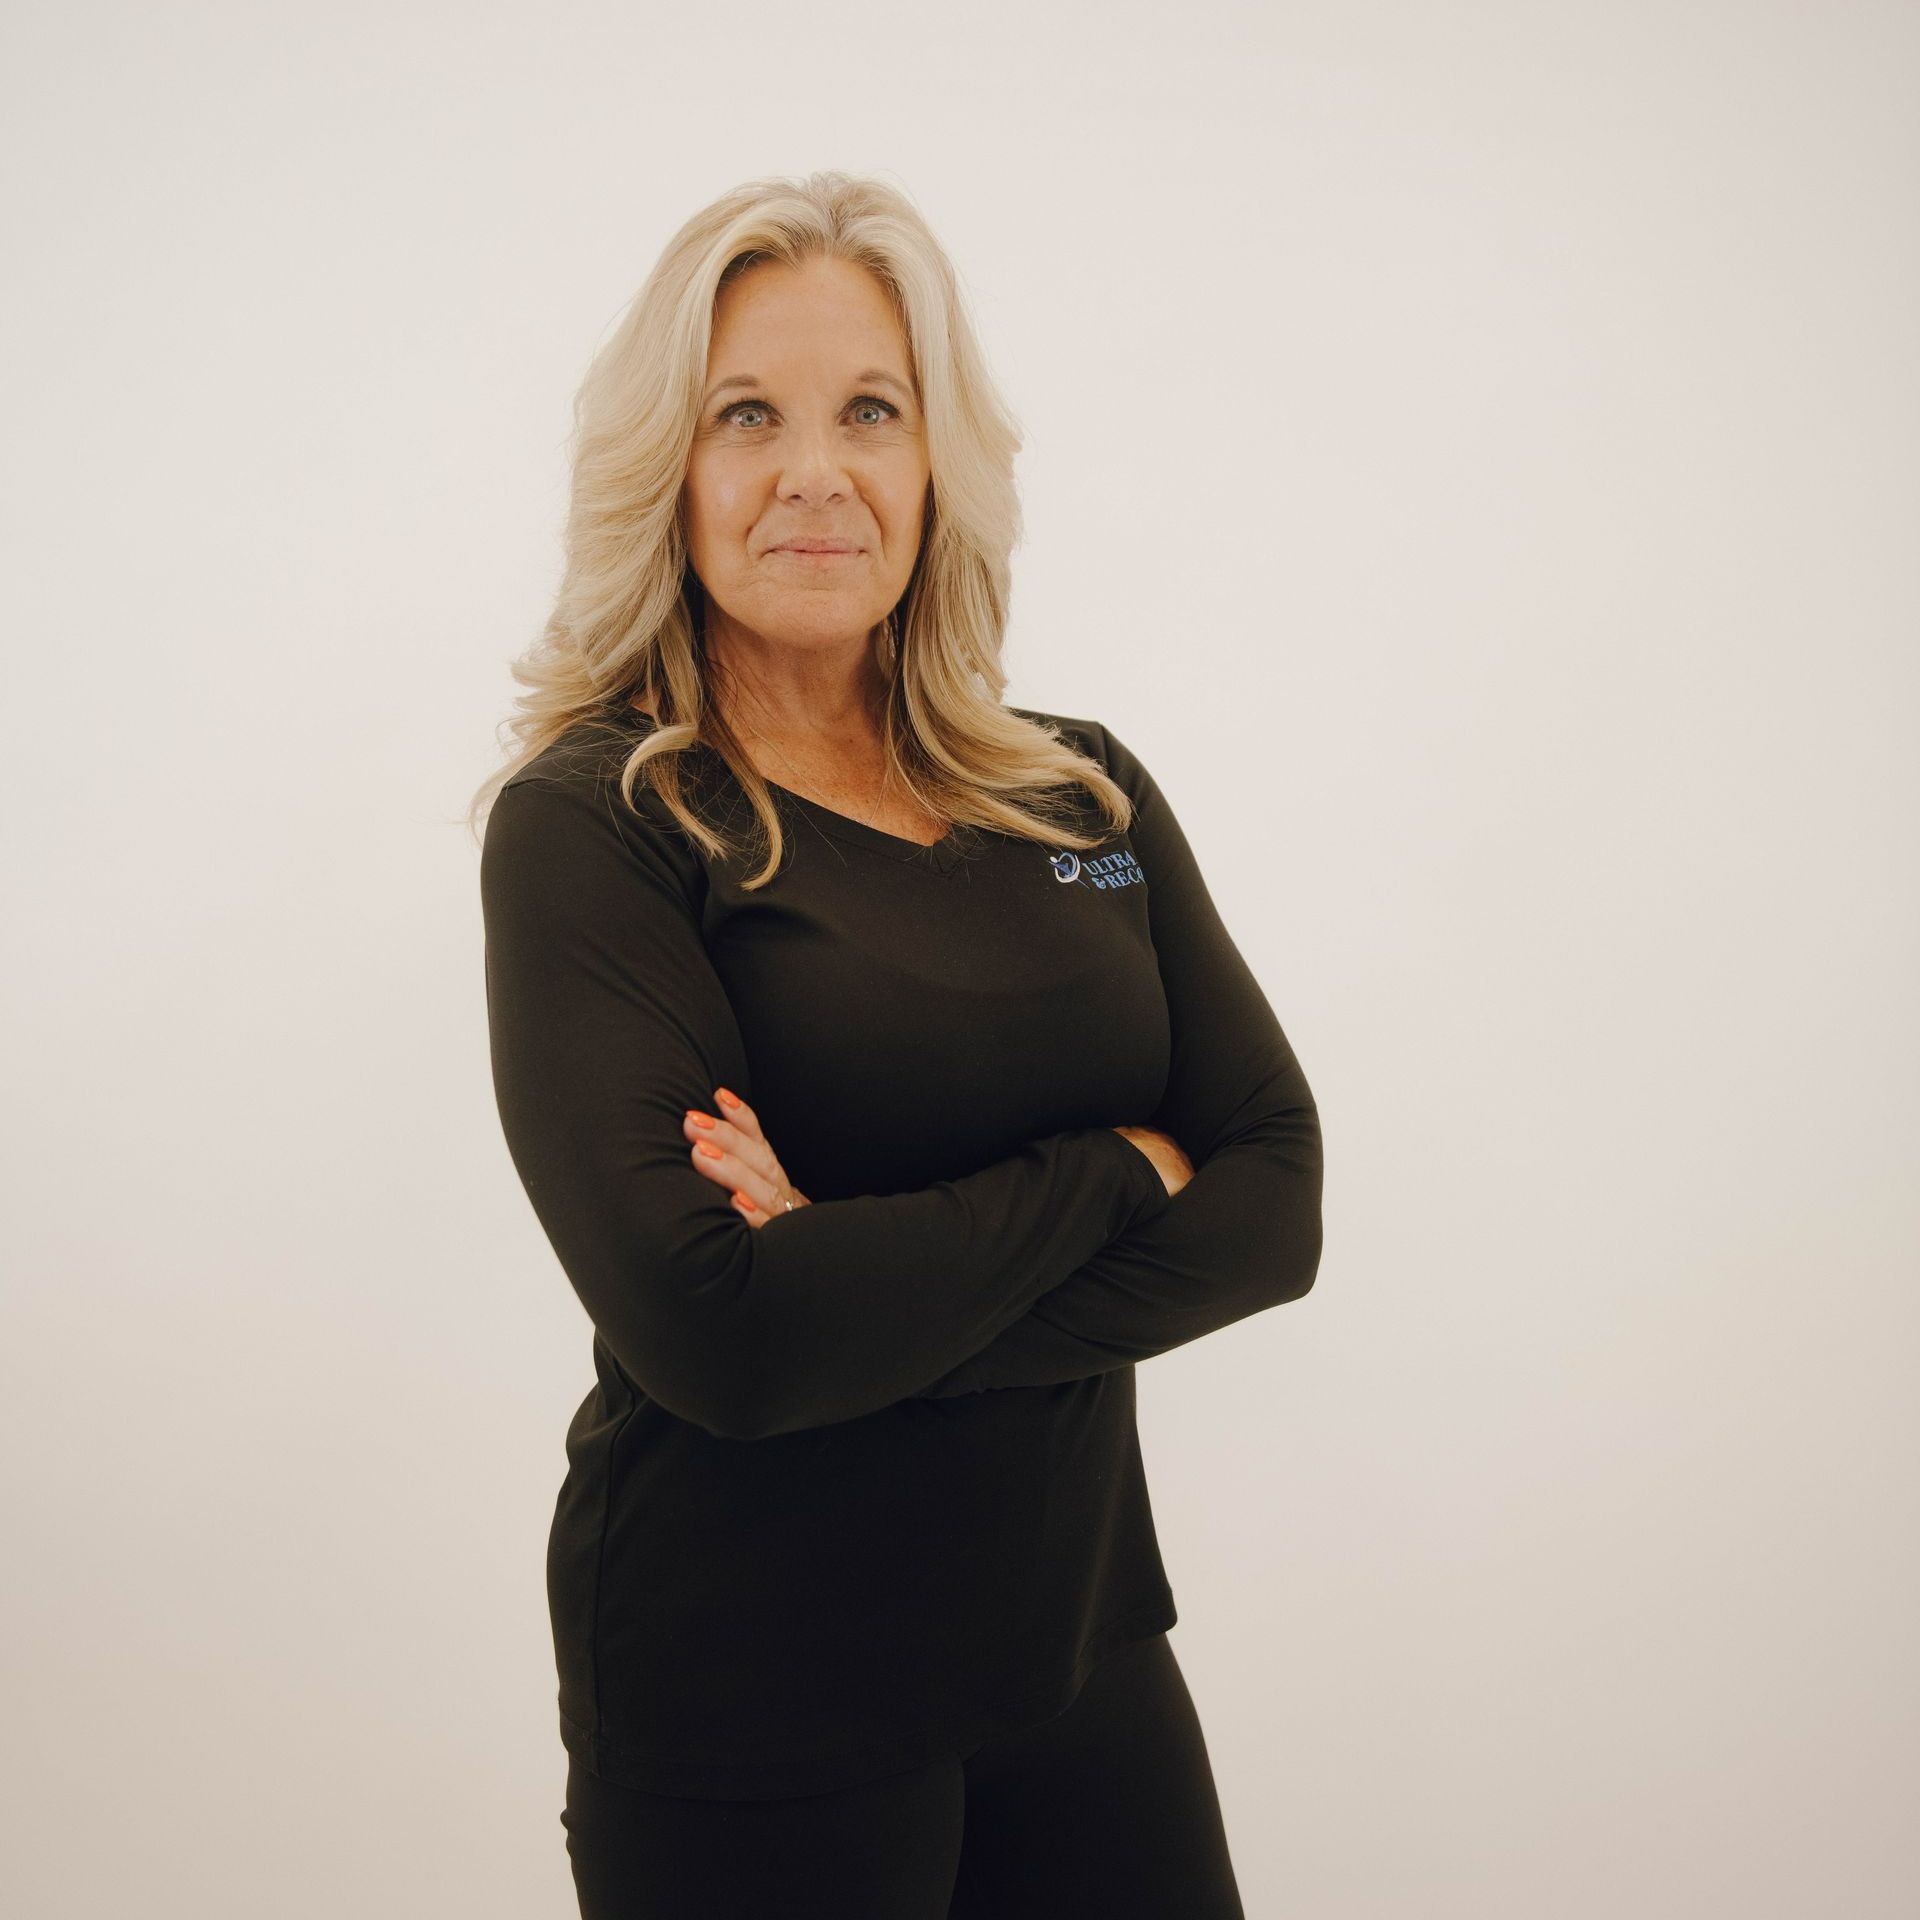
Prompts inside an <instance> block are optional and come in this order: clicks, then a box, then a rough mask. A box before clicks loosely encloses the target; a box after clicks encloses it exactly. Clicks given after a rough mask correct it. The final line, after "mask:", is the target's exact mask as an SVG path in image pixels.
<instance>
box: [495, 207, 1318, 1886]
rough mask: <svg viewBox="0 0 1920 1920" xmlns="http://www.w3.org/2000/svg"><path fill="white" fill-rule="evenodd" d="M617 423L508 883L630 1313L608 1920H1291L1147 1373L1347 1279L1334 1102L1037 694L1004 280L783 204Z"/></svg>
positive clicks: (651, 368)
mask: <svg viewBox="0 0 1920 1920" xmlns="http://www.w3.org/2000/svg"><path fill="white" fill-rule="evenodd" d="M577 420H578V434H577V444H576V461H575V479H574V492H573V507H572V516H571V522H570V526H569V543H568V544H569V567H568V572H567V577H566V580H565V583H564V586H563V590H562V593H561V596H560V601H559V606H558V609H557V611H556V613H555V614H554V616H553V619H552V621H551V622H550V624H549V627H548V630H547V633H546V635H545V636H544V639H543V641H542V643H541V645H540V646H539V647H538V648H537V649H535V651H534V652H533V654H532V655H531V656H530V658H529V659H528V660H526V661H523V662H521V663H520V664H519V665H518V666H516V669H515V671H516V675H517V676H518V677H519V678H520V680H521V681H522V682H523V684H525V685H527V686H528V687H529V688H530V689H531V691H530V692H529V693H527V694H526V695H523V696H522V698H521V701H520V706H521V709H522V711H521V713H520V715H519V717H518V718H517V721H516V723H515V727H516V733H517V737H518V744H519V752H518V755H517V757H516V758H515V759H514V760H513V761H512V763H511V764H510V765H509V766H508V767H506V768H504V769H502V770H501V772H500V773H498V774H496V776H495V777H494V780H493V781H492V782H490V783H489V788H490V789H491V790H492V791H493V792H495V793H496V794H497V797H496V798H495V799H494V801H493V805H492V809H491V813H490V816H489V818H488V822H487V832H486V842H485V848H484V852H483V856H482V861H481V890H482V898H483V905H484V910H485V922H486V965H487V992H488V1014H489V1023H490V1030H491V1046H492V1065H493V1073H494V1084H495V1088H496V1092H497V1095H498V1101H499V1109H500V1116H501V1121H502V1124H503V1127H504V1130H505V1134H506V1139H507V1143H508V1146H509V1149H510V1151H511V1154H512V1157H513V1160H514V1164H515V1166H516V1169H517V1171H518V1173H519V1175H520V1178H521V1180H522V1181H523V1183H524V1185H525V1188H526V1191H527V1194H528V1196H529V1198H530V1200H531V1202H532V1205H533V1207H534V1209H535V1212H536V1214H537V1216H538V1218H539V1220H540V1222H541V1225H542V1226H543V1228H544V1229H545V1231H546V1233H547V1235H548V1237H549V1239H550V1241H551V1242H552V1245H553V1248H554V1251H555V1253H556V1255H557V1256H558V1258H559V1261H560V1264H561V1266H562V1267H563V1269H564V1270H565V1272H566V1275H567V1277H568V1279H569V1280H570V1282H571V1283H572V1285H573V1287H574V1288H575V1290H576V1291H577V1293H578V1295H579V1298H580V1300H581V1301H582V1303H583V1304H584V1306H585V1307H586V1310H587V1312H588V1314H589V1316H590V1317H591V1320H592V1323H593V1328H594V1340H593V1352H594V1360H595V1368H596V1375H597V1379H596V1384H595V1386H594V1388H593V1390H592V1392H591V1393H589V1394H588V1396H587V1398H586V1399H585V1401H584V1402H583V1403H582V1404H581V1406H580V1409H579V1411H578V1413H577V1414H576V1415H575V1417H574V1420H573V1424H572V1426H571V1428H570V1430H569V1433H568V1437H567V1453H568V1470H567V1475H566V1480H565V1484H564V1485H563V1487H562V1488H561V1491H560V1495H559V1499H558V1503H557V1506H556V1509H555V1514H554V1520H553V1528H552V1534H551V1538H550V1544H549V1559H548V1580H549V1594H550V1600H551V1605H552V1613H553V1626H554V1641H555V1650H556V1655H557V1659H558V1667H559V1681H560V1688H559V1708H560V1724H561V1734H562V1738H563V1741H564V1743H565V1747H566V1750H567V1753H568V1756H569V1765H568V1775H567V1788H566V1803H565V1810H564V1812H563V1813H562V1815H561V1818H562V1821H563V1824H564V1827H565V1830H566V1835H567V1846H568V1852H569V1856H570V1860H571V1865H572V1870H573V1875H574V1880H575V1884H576V1887H577V1890H578V1894H579V1900H580V1908H581V1912H582V1914H583V1915H585V1916H587V1920H613V1917H614V1916H622V1917H625V1920H633V1917H636V1916H640V1915H647V1916H653V1917H655V1920H670V1917H671V1916H678V1915H686V1916H699V1917H700V1920H728V1917H729V1916H733V1915H753V1916H755V1920H760V1917H761V1916H767V1915H774V1914H778V1915H780V1916H782V1920H804V1917H805V1916H811V1915H823V1916H824V1915H832V1916H834V1920H863V1917H865V1916H873V1920H881V1917H882V1916H884V1920H913V1917H915V1916H920V1915H927V1916H935V1915H946V1914H955V1915H985V1914H992V1915H995V1916H997V1917H998V1920H1013V1917H1014V1916H1021V1915H1030V1914H1031V1915H1042V1914H1044V1915H1047V1916H1049V1920H1061V1916H1067V1915H1075V1914H1098V1915H1100V1916H1102V1917H1103V1920H1124V1917H1125V1916H1131V1915H1142V1916H1144V1915H1156V1916H1157V1915H1167V1916H1172V1915H1179V1916H1181V1920H1216V1917H1222V1916H1229V1915H1239V1914H1240V1913H1241V1912H1242V1908H1241V1903H1240V1899H1239V1895H1238V1893H1237V1891H1236V1888H1235V1881H1234V1874H1233V1869H1232V1866H1231V1863H1230V1861H1229V1858H1228V1852H1227V1846H1226V1840H1225V1836H1224V1833H1223V1830H1222V1822H1221V1817H1220V1811H1219V1806H1218V1802H1217V1800H1216V1798H1215V1793H1214V1783H1213V1780H1212V1776H1211V1773H1210V1770H1209V1764H1208V1758H1207V1753H1206V1747H1205V1742H1204V1739H1203V1737H1202V1734H1201V1730H1200V1727H1199V1723H1198V1721H1197V1718H1196V1716H1195V1713H1194V1708H1193V1703H1192V1701H1191V1699H1190V1698H1189V1696H1188V1694H1187V1691H1186V1687H1185V1684H1184V1682H1183V1680H1182V1678H1181V1675H1180V1670H1179V1668H1178V1665H1177V1664H1176V1662H1175V1660H1174V1657H1173V1652H1172V1649H1171V1646H1170V1644H1169V1642H1168V1640H1167V1637H1166V1636H1167V1629H1168V1628H1169V1627H1171V1626H1172V1625H1173V1624H1174V1623H1175V1619H1176V1614H1175V1609H1174V1602H1173V1596H1172V1593H1171V1591H1170V1590H1169V1587H1168V1583H1167V1579H1166V1575H1165V1570H1164V1568H1163V1566H1162V1564H1161V1560H1160V1556H1159V1551H1158V1548H1157V1546H1156V1543H1155V1538H1154V1529H1153V1520H1152V1514H1151V1510H1150V1507H1149V1503H1148V1496H1147V1488H1146V1484H1145V1480H1144V1476H1143V1471H1142V1465H1141V1458H1140V1450H1139V1440H1138V1435H1137V1431H1136V1427H1135V1420H1134V1374H1133V1367H1134V1363H1135V1362H1137V1361H1140V1360H1143V1359H1146V1358H1149V1357H1150V1356H1152V1355H1154V1354H1158V1353H1163V1352H1165V1351H1167V1350H1168V1349H1169V1348H1172V1347H1176V1346H1180V1345H1183V1344H1184V1343H1185V1342H1187V1341H1190V1340H1193V1339H1196V1338H1198V1337H1199V1336H1200V1335H1202V1334H1205V1333H1208V1332H1211V1331H1213V1330H1214V1329H1216V1328H1219V1327H1222V1326H1225V1325H1227V1324H1229V1323H1231V1322H1233V1321H1236V1320H1239V1319H1242V1318H1244V1317H1245V1316H1247V1315H1249V1314H1252V1313H1255V1312H1258V1311H1260V1310H1261V1309H1263V1308H1265V1307H1269V1306H1273V1305H1276V1304H1278V1303H1280V1302H1282V1301H1286V1300H1292V1299H1295V1298H1297V1297H1298V1296H1300V1295H1301V1294H1303V1293H1305V1292H1306V1291H1307V1289H1308V1288H1309V1287H1310V1286H1311V1284H1312V1281H1313V1277H1314V1273H1315V1270H1316V1268H1317V1265H1318V1262H1319V1257H1320V1191H1321V1154H1320V1136H1319V1128H1318V1122H1317V1118H1316V1115H1315V1110H1314V1106H1313V1102H1312V1097H1311V1095H1310V1093H1309V1091H1308V1088H1307V1084H1306V1081H1305V1079H1304V1078H1303V1077H1302V1075H1301V1072H1300V1068H1299V1065H1298V1063H1297V1062H1296V1060H1295V1058H1294V1055H1293V1052H1292V1049H1291V1048H1290V1047H1289V1045H1288V1043H1287V1040H1286V1037H1285V1035H1284V1034H1283V1033H1282V1031H1281V1029H1280V1026H1279V1024H1278V1023H1277V1021H1276V1020H1275V1018H1274V1016H1273V1013H1272V1011H1271V1009H1270V1008H1269V1006H1268V1004H1267V1002H1266V999H1265V997H1264V995H1263V994H1262V992H1261V990H1260V987H1259V985H1258V983H1257V982H1256V981H1255V980H1254V978H1253V977H1252V975H1251V973H1250V972H1249V971H1248V969H1247V967H1246V966H1245V964H1244V963H1243V961H1242V960H1241V958H1240V956H1239V954H1238V952H1237V951H1236V950H1235V948H1234V945H1233V943H1232V941H1231V939H1230V938H1229V937H1228V935H1227V933H1226V931H1225V929H1224V928H1223V927H1222V925H1221V923H1220V920H1219V917H1218V915H1217V914H1216V912H1215V911H1214V908H1213V905H1212V902H1211V900H1210V899H1209V897H1208V893H1207V889H1206V886H1205V884H1204V882H1203V880H1202V878H1201V875H1200V871H1199V868H1198V866H1197V865H1196V863H1195V861H1194V857H1193V855H1192V853H1191V851H1190V850H1189V848H1188V846H1187V843H1186V840H1185V838H1184V837H1183V835H1182V833H1181V830H1180V827H1179V825H1178V823H1177V821H1176V820H1175V818H1174V815H1173V813H1172V811H1171V809H1170V808H1169V807H1168V805H1167V802H1166V800H1165V798H1164V797H1163V796H1162V794H1161V793H1160V791H1159V789H1158V787H1157V786H1156V785H1155V783H1154V780H1153V778H1152V776H1151V775H1150V774H1149V773H1148V772H1147V770H1146V768H1145V767H1144V766H1143V765H1142V764H1141V762H1140V761H1139V759H1138V758H1136V757H1135V755H1134V754H1132V753H1131V752H1130V751H1129V750H1128V749H1127V747H1126V746H1124V745H1123V744H1122V743H1121V741H1119V740H1118V739H1117V738H1116V737H1115V736H1114V735H1113V734H1112V733H1111V732H1109V731H1108V730H1107V729H1106V728H1105V727H1103V726H1102V725H1100V724H1099V723H1098V722H1097V721H1095V720H1075V719H1068V718H1065V717H1063V716H1061V715H1056V714H1047V713H1040V712H1037V711H1033V710H1028V709H1021V708H1014V707H1008V706H1005V705H1004V704H1002V701H1001V698H1000V695H1001V693H1002V690H1003V688H1004V685H1005V677H1004V675H1003V673H1002V671H1001V667H1000V645H1001V639H1002V633H1003V629H1004V624H1005V618H1006V607H1007V590H1008V578H1009V569H1008V553H1009V550H1010V548H1011V545H1012V541H1013V538H1014V535H1015V533H1016V531H1017V527H1018V519H1019V516H1018V509H1017V505H1016V501H1015V495H1014V490H1013V481H1012V476H1011V469H1012V460H1013V455H1014V452H1015V451H1016V449H1017V447H1018V444H1019V442H1018V437H1017V435H1016V434H1015V432H1014V431H1013V429H1012V428H1011V426H1010V425H1009V423H1008V422H1007V419H1006V416H1005V415H1004V413H1003V412H1002V411H1001V409H1000V407H999V405H998V403H997V402H996V400H995V399H994V396H993V394H992V392H991V390H990V388H989V386H988V384H987V381H986V378H985V375H984V373H983V371H982V366H981V359H980V355H979V353H978V351H977V349H976V347H975V345H974V342H973V339H972V336H971V333H970V331H969V328H968V324H967V321H966V318H965V315H964V312H963V310H962V305H961V300H960V296H959V293H958V291H957V287H956V281H955V276H954V274H953V272H952V269H951V267H950V265H949V263H948V262H947V260H946V259H945V257H944V256H943V254H942V253H941V251H940V248H939V246H938V244H937V243H936V241H935V240H934V239H933V237H932V236H931V235H930V233H929V232H928V230H927V229H926V227H925V225H924V223H923V222H922V221H921V219H920V217H919V216H918V214H917V213H916V212H915V210H914V209H913V208H912V206H911V204H910V203H909V202H908V201H906V200H905V199H904V198H903V197H902V196H901V195H899V194H898V193H897V192H895V191H893V190H892V189H890V188H888V187H886V186H884V185H878V184H874V183H871V182H866V181H860V180H856V179H850V178H848V177H847V176H844V175H840V174H820V175H815V176H813V177H811V178H809V179H807V180H804V181H798V182H794V181H783V180H773V181H759V182H754V183H751V184H749V185H747V186H745V187H743V188H741V189H739V190H738V191H736V192H735V193H733V194H731V195H728V196H727V197H725V198H723V199H722V200H721V201H719V202H718V203H717V204H715V205H714V206H712V207H710V208H708V209H707V210H705V211H704V212H702V213H701V214H699V215H698V216H696V217H695V218H694V219H693V220H692V221H690V222H689V223H688V224H687V226H686V227H685V228H684V229H683V230H682V231H681V233H680V234H679V235H678V236H676V238H675V239H674V240H673V242H672V243H671V245H670V246H669V247H668V249H667V250H666V252H665V254H664V255H663V256H662V258H661V261H660V263H659V265H658V266H657V267H656V269H655V271H654V273H653V274H652V276H651V277H650V278H649V280H648V282H647V284H646V286H645V287H644V288H643V289H642V291H641V294H640V295H639V297H638V299H637V300H636V302H635V304H634V307H633V309H632V310H631V312H630V313H629V315H628V316H627V318H626V319H625V321H624V323H623V325H622V326H621V328H620V329H619V330H618V332H617V333H616V335H615V337H614V338H613V339H612V340H611V342H610V343H609V344H608V345H607V347H606V348H605V349H604V350H603V352H602V354H601V356H600V358H599V359H598V361H597V362H596V364H595V366H594V368H593V370H592V371H591V373H590V374H589V377H588V379H587V382H586V384H585V386H584V387H583V389H582V392H581V396H580V399H579V403H578V408H577ZM488 791H489V789H483V790H482V796H481V797H482V798H484V797H485V796H486V794H487V793H488ZM478 804H479V802H478V801H476V806H478ZM756 836H757V837H756Z"/></svg>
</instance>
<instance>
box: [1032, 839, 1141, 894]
mask: <svg viewBox="0 0 1920 1920" xmlns="http://www.w3.org/2000/svg"><path fill="white" fill-rule="evenodd" d="M1048 859H1049V861H1050V863H1051V865H1052V867H1053V877H1054V878H1055V879H1056V880H1058V881H1060V882H1061V883H1062V884H1063V885H1066V884H1069V883H1071V882H1073V881H1078V882H1079V883H1080V885H1082V886H1083V887H1138V886H1144V885H1145V884H1146V878H1147V876H1146V873H1145V870H1144V869H1143V868H1142V867H1141V865H1140V862H1139V861H1138V860H1136V859H1135V858H1134V857H1133V855H1132V854H1131V853H1130V852H1128V851H1127V849H1126V848H1125V847H1122V848H1121V849H1120V850H1119V851H1118V852H1117V853H1101V854H1095V855H1094V856H1093V857H1092V858H1091V859H1087V860H1083V859H1081V857H1080V856H1079V855H1078V854H1077V853H1074V852H1073V851H1072V850H1071V849H1069V850H1067V851H1066V852H1063V853H1056V854H1051V855H1049V856H1048Z"/></svg>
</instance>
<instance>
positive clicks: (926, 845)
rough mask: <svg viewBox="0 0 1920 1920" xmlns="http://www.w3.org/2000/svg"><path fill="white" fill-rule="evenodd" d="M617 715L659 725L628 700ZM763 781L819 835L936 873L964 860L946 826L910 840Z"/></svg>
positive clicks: (643, 725)
mask: <svg viewBox="0 0 1920 1920" xmlns="http://www.w3.org/2000/svg"><path fill="white" fill-rule="evenodd" d="M617 711H618V715H619V717H620V718H621V719H623V720H625V721H627V722H628V723H629V724H630V725H633V726H636V727H638V728H640V729H642V730H644V731H648V732H651V731H652V730H653V729H654V728H655V727H657V726H658V725H659V722H658V721H657V720H655V719H654V717H653V715H652V714H650V713H643V712H642V711H641V710H640V709H639V708H638V707H636V706H634V705H633V703H632V702H631V701H626V700H623V701H621V702H620V705H619V708H618V710H617ZM713 760H714V763H715V764H716V766H718V767H720V768H721V769H723V771H724V772H725V776H726V779H727V781H728V784H729V785H731V786H733V787H735V788H736V789H738V788H739V787H740V783H739V781H738V780H737V779H736V778H735V777H734V774H733V770H732V769H731V768H730V767H727V766H726V763H725V762H724V761H723V760H721V759H720V756H719V755H718V754H715V755H713ZM760 777H761V779H762V780H764V781H766V784H767V787H768V788H769V790H770V791H772V792H774V793H777V794H778V795H779V796H780V797H781V799H783V800H785V801H786V802H787V803H788V804H789V805H790V806H792V807H795V808H797V809H798V810H799V812H800V813H801V814H802V816H803V817H804V818H806V819H808V820H810V821H812V822H813V824H814V825H815V826H817V827H818V828H819V829H820V831H821V832H822V833H825V834H830V835H831V836H832V837H833V838H834V839H836V840H841V841H844V842H846V843H848V844H850V845H852V846H856V847H865V848H867V849H868V850H869V851H870V852H872V853H877V854H881V855H883V856H884V857H886V858H889V859H893V860H898V861H901V862H902V863H904V864H907V865H912V866H922V867H931V868H932V869H933V870H934V871H935V872H936V873H952V872H953V870H954V869H955V868H956V867H958V866H959V864H960V862H961V861H962V860H963V859H964V858H965V857H966V853H965V848H964V847H963V846H962V844H961V836H962V829H960V828H959V827H956V826H949V827H948V828H947V830H946V832H945V833H943V834H942V835H941V836H940V838H939V839H938V840H934V841H931V842H929V841H921V840H909V839H907V838H906V837H905V835H903V834H898V833H886V832H883V831H882V830H881V829H880V828H879V827H870V826H868V825H867V823H866V822H865V821H864V820H856V819H855V818H854V817H853V815H852V814H850V813H840V812H837V811H836V810H835V809H834V808H832V807H828V806H823V805H822V804H821V803H820V802H819V801H818V800H809V799H808V798H807V796H806V795H805V794H804V793H796V792H794V790H793V789H792V788H791V787H783V786H782V785H781V784H780V782H779V781H777V780H767V777H766V775H765V774H762V775H761V776H760Z"/></svg>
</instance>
